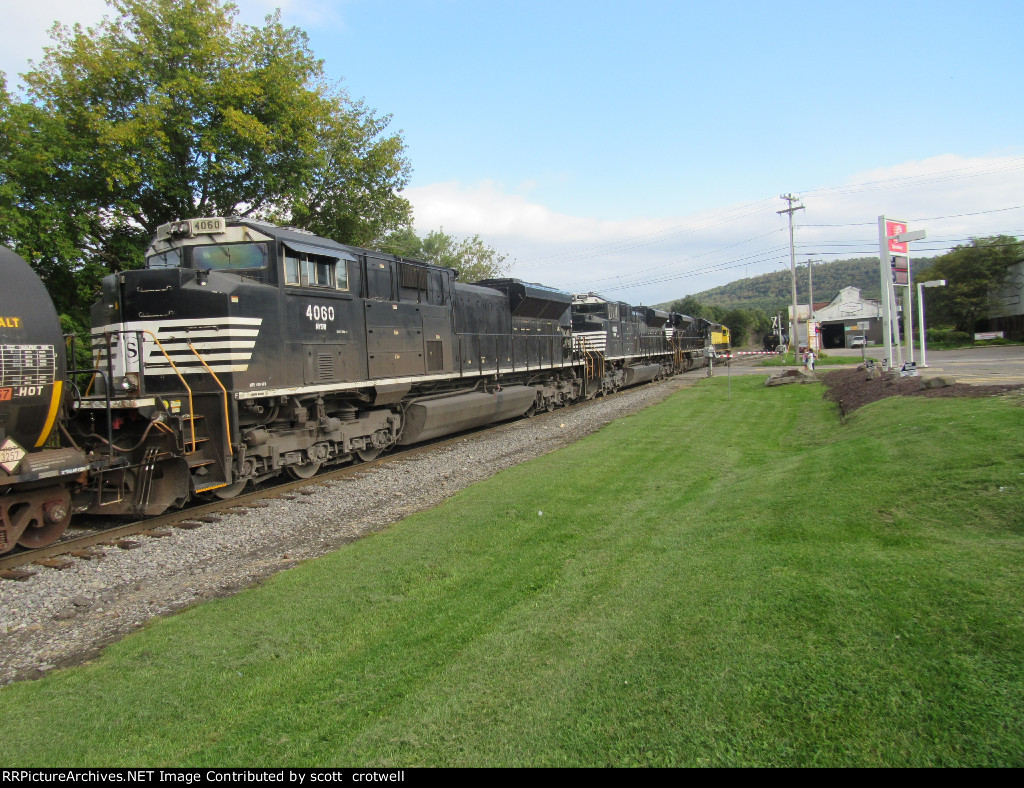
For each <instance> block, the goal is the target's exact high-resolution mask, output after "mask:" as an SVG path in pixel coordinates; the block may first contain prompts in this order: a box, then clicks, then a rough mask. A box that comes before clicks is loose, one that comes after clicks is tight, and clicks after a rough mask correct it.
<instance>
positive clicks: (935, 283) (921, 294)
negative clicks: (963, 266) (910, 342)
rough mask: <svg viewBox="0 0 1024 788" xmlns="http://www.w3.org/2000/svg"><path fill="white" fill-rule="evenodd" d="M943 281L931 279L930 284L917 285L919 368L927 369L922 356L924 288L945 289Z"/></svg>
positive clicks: (920, 283)
mask: <svg viewBox="0 0 1024 788" xmlns="http://www.w3.org/2000/svg"><path fill="white" fill-rule="evenodd" d="M945 286H946V280H945V279H933V280H932V281H930V282H918V283H917V330H918V331H920V332H921V366H922V367H927V366H928V361H927V359H926V358H925V354H924V290H923V289H922V288H925V287H945Z"/></svg>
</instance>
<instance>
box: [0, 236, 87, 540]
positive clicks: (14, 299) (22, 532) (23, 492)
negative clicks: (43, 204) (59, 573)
mask: <svg viewBox="0 0 1024 788" xmlns="http://www.w3.org/2000/svg"><path fill="white" fill-rule="evenodd" d="M0 270H2V272H3V282H4V287H3V288H2V289H0V553H4V552H7V551H9V550H11V549H12V548H13V547H14V546H15V545H21V546H23V547H30V548H31V547H44V546H46V545H48V544H51V543H52V542H54V541H56V540H57V539H58V538H59V537H60V536H61V534H63V533H64V530H65V529H66V528H67V525H68V522H69V521H70V519H71V513H72V500H71V497H72V492H73V491H75V490H77V489H78V488H80V487H81V486H82V485H83V483H84V481H85V472H86V470H87V462H86V457H85V454H84V453H83V452H82V451H81V450H80V449H78V448H75V447H70V446H64V445H61V441H60V440H59V435H58V434H56V433H57V428H58V426H59V425H60V424H61V423H62V422H63V419H64V418H65V416H66V413H65V403H64V399H65V393H66V381H65V378H66V361H65V346H64V339H63V335H62V332H61V327H60V320H59V319H58V317H57V313H56V310H55V309H54V307H53V304H52V302H51V301H50V297H49V295H48V294H47V292H46V289H45V288H44V287H43V284H42V282H40V281H39V278H38V277H37V276H36V275H35V273H34V272H33V271H32V269H31V268H30V267H29V265H28V264H27V263H26V262H25V261H24V260H23V259H22V258H21V257H19V256H18V255H16V254H15V253H14V252H13V251H11V250H10V249H8V248H6V247H2V246H0Z"/></svg>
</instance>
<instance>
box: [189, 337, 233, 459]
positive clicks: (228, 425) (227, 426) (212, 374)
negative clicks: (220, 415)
mask: <svg viewBox="0 0 1024 788" xmlns="http://www.w3.org/2000/svg"><path fill="white" fill-rule="evenodd" d="M185 341H186V343H187V344H188V349H189V350H191V351H192V352H193V353H195V355H196V358H198V359H199V363H200V364H202V365H203V366H204V367H206V371H207V372H209V373H210V377H212V378H213V380H214V382H215V383H216V384H217V385H218V386H220V390H221V392H222V393H223V394H224V429H225V430H226V434H227V438H228V440H227V445H228V456H229V457H233V456H234V451H233V450H232V449H231V416H230V415H229V412H228V390H227V389H226V388H225V387H224V384H223V383H221V382H220V378H218V377H217V373H216V372H214V371H213V370H212V369H210V365H209V364H207V363H206V360H205V359H204V358H203V357H202V356H200V355H199V351H198V350H196V349H195V347H194V346H193V345H192V343H191V342H189V341H188V340H185ZM192 429H193V432H194V431H195V427H194V426H193V427H192Z"/></svg>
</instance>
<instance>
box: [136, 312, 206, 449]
mask: <svg viewBox="0 0 1024 788" xmlns="http://www.w3.org/2000/svg"><path fill="white" fill-rule="evenodd" d="M140 333H143V334H149V335H150V336H151V337H153V342H154V343H155V344H156V346H157V347H158V348H159V349H160V352H161V353H163V354H164V358H165V359H167V363H168V364H170V365H171V369H173V370H174V374H175V375H177V376H178V380H180V381H181V385H182V386H184V387H185V391H187V392H188V425H189V429H190V430H191V432H192V454H195V453H196V420H195V418H194V417H195V411H194V410H193V409H192V408H193V405H192V387H191V386H189V385H188V383H187V382H186V381H185V376H184V375H182V374H181V373H180V372H179V371H178V366H177V365H176V364H175V363H174V362H173V361H172V360H171V357H170V356H169V355H167V351H166V350H164V346H163V345H161V344H160V340H159V339H157V338H156V334H154V333H153V332H152V331H150V330H148V329H146V330H144V331H142V332H140ZM140 345H141V343H140ZM139 357H140V358H145V354H144V353H143V352H142V348H141V347H140V349H139ZM143 363H144V362H143ZM142 377H143V375H142V373H141V364H140V374H139V381H140V382H139V385H140V386H141V385H142V383H141V381H142ZM217 382H218V383H219V382H220V381H217Z"/></svg>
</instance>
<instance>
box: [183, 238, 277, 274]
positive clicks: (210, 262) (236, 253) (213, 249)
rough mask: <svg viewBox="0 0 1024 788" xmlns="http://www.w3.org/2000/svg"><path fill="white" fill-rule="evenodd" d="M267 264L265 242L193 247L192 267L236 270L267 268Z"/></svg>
mask: <svg viewBox="0 0 1024 788" xmlns="http://www.w3.org/2000/svg"><path fill="white" fill-rule="evenodd" d="M266 266H267V245H266V244H265V243H258V244H217V245H215V246H193V247H192V267H193V268H196V269H199V270H203V271H209V270H210V269H216V270H229V271H234V270H238V269H245V268H266Z"/></svg>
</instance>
